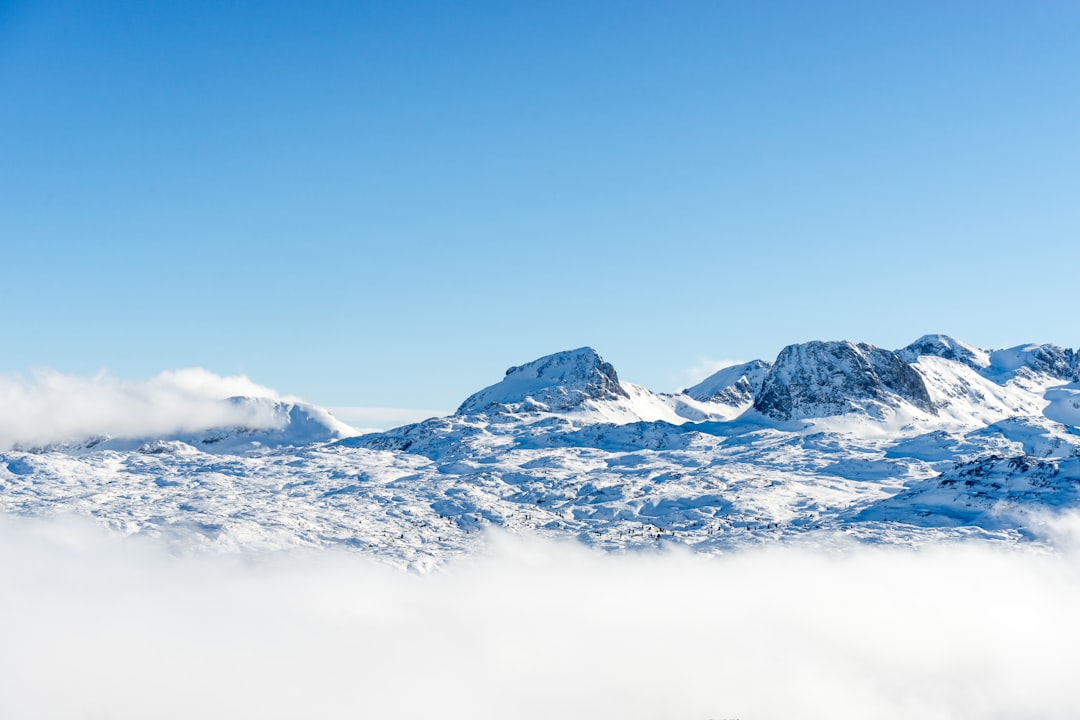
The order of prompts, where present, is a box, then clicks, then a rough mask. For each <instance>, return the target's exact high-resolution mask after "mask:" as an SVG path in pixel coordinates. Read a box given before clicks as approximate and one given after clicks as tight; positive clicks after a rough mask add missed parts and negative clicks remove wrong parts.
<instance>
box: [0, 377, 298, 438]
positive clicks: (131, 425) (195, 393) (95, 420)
mask: <svg viewBox="0 0 1080 720" xmlns="http://www.w3.org/2000/svg"><path fill="white" fill-rule="evenodd" d="M238 395H244V396H248V397H263V398H277V394H276V393H275V392H274V391H273V390H271V389H269V388H266V387H263V386H261V385H257V384H255V383H253V382H252V381H251V380H249V379H248V378H247V377H245V376H243V375H235V376H229V377H222V376H220V375H215V374H214V373H211V372H209V371H207V370H202V369H199V368H189V369H185V370H171V371H168V372H163V373H161V374H160V375H158V376H156V377H154V378H151V379H150V380H140V381H125V380H118V379H116V378H114V377H112V376H110V375H108V374H107V373H100V374H98V375H95V376H93V377H84V376H78V375H67V374H63V373H59V372H55V371H53V370H37V371H35V372H34V373H33V374H32V376H31V377H30V378H29V379H27V378H24V377H21V376H0V449H6V448H9V447H10V446H11V445H13V444H20V445H24V446H35V445H44V444H48V443H56V442H65V441H71V440H81V439H86V438H88V437H94V436H98V435H109V436H112V437H142V436H146V435H157V434H166V433H171V432H182V431H195V430H203V429H206V428H210V427H219V426H228V425H247V426H249V427H268V426H270V425H271V424H272V423H274V422H275V418H274V416H273V414H272V413H271V412H269V410H268V408H266V407H254V406H241V405H237V404H233V403H225V402H222V400H224V399H225V398H228V397H234V396H238Z"/></svg>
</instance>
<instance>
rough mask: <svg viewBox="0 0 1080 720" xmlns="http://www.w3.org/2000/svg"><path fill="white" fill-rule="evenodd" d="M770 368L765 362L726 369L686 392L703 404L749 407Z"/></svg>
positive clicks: (752, 362) (757, 361)
mask: <svg viewBox="0 0 1080 720" xmlns="http://www.w3.org/2000/svg"><path fill="white" fill-rule="evenodd" d="M770 367H772V366H771V365H770V364H769V363H767V362H765V361H764V360H751V361H750V362H748V363H742V364H741V365H733V366H731V367H726V368H723V369H722V370H719V371H717V372H715V373H713V374H712V375H710V376H709V377H707V378H705V379H704V380H702V381H701V382H699V383H698V384H697V385H695V386H693V387H691V388H687V389H686V390H685V391H684V392H685V393H686V394H687V395H689V396H690V397H692V398H694V399H695V400H700V401H702V402H718V403H723V404H725V405H731V406H733V407H738V406H741V405H749V404H750V403H752V402H753V400H754V396H755V395H757V393H758V391H759V390H760V389H761V384H762V382H764V380H765V374H766V373H767V372H768V371H769V368H770Z"/></svg>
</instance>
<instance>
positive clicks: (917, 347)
mask: <svg viewBox="0 0 1080 720" xmlns="http://www.w3.org/2000/svg"><path fill="white" fill-rule="evenodd" d="M897 354H898V355H899V356H900V357H901V358H903V359H904V360H905V361H907V362H909V363H911V362H916V361H918V359H919V357H921V356H923V355H933V356H935V357H940V358H944V359H946V360H953V361H955V362H958V363H962V364H964V365H967V366H968V367H970V368H972V369H974V370H982V369H983V368H986V367H988V366H989V365H990V354H989V353H988V352H986V351H985V350H980V349H979V348H977V347H975V346H974V345H969V344H967V343H966V342H964V341H963V340H957V339H956V338H954V337H949V336H948V335H938V334H934V335H923V336H922V337H921V338H919V339H918V340H916V341H915V342H913V343H911V344H910V345H908V346H907V347H906V348H903V349H902V350H898V351H897Z"/></svg>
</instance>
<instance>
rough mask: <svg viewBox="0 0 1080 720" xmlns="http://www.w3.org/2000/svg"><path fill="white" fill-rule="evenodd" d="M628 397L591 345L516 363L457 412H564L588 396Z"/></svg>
mask: <svg viewBox="0 0 1080 720" xmlns="http://www.w3.org/2000/svg"><path fill="white" fill-rule="evenodd" d="M626 397H628V395H627V392H626V390H625V389H624V388H623V387H622V384H621V383H620V382H619V376H618V374H616V372H615V368H614V367H613V366H612V365H611V363H609V362H605V361H604V359H603V358H602V357H600V354H599V353H597V352H596V350H594V349H592V348H591V347H581V348H577V349H575V350H564V351H562V352H557V353H554V354H552V355H545V356H544V357H542V358H539V359H537V360H533V361H532V362H529V363H525V364H524V365H516V366H514V367H512V368H510V369H509V370H507V371H506V377H504V378H503V379H502V381H501V382H498V383H496V384H494V385H492V386H490V387H487V388H484V389H483V390H481V391H480V392H478V393H475V394H474V395H471V396H470V397H469V398H467V399H466V400H465V402H463V403H462V404H461V407H459V408H458V410H457V413H456V414H457V415H471V414H474V413H480V412H493V411H494V412H499V411H503V410H511V411H526V412H528V411H534V410H546V411H550V412H565V411H569V410H577V409H580V408H581V406H582V404H583V403H585V402H586V401H589V400H615V399H617V398H626Z"/></svg>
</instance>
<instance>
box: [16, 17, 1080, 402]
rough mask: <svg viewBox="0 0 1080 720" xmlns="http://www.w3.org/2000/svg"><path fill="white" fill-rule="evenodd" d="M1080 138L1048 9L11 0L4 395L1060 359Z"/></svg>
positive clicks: (1071, 57)
mask: <svg viewBox="0 0 1080 720" xmlns="http://www.w3.org/2000/svg"><path fill="white" fill-rule="evenodd" d="M1078 128H1080V4H1078V3H1075V2H1072V1H1067V0H1060V1H1050V0H1032V1H1030V2H987V1H985V0H983V1H979V2H937V1H935V2H862V1H859V2H815V3H807V2H794V1H793V2H758V1H755V2H750V1H746V2H735V1H732V2H678V3H655V2H632V1H627V0H622V1H620V2H592V3H580V2H575V3H524V2H505V1H504V2H467V1H465V2H453V3H446V2H440V3H434V2H332V3H330V2H305V3H285V2H260V3H254V2H251V3H243V2H220V1H219V2H191V3H164V2H161V3H159V2H107V1H102V2H93V3H81V2H18V1H15V2H12V1H10V0H8V1H5V0H0V323H2V324H0V327H2V328H3V337H4V341H3V351H2V352H0V372H4V373H25V372H28V371H29V370H30V369H31V368H34V367H41V366H45V367H49V368H54V369H56V370H60V371H64V372H74V373H93V372H96V371H98V370H100V369H107V370H108V371H110V372H111V373H113V374H114V375H117V376H119V377H127V378H140V377H149V376H151V375H154V374H156V373H157V372H159V371H160V370H164V369H168V368H178V367H189V366H201V367H205V368H207V369H210V370H212V371H214V372H218V373H223V374H232V373H238V372H243V373H246V374H248V375H249V376H250V377H251V378H252V379H253V380H255V381H256V382H258V383H261V384H264V385H269V386H272V387H274V388H276V389H278V390H279V391H281V392H285V393H293V394H298V395H301V396H303V397H305V398H306V399H308V400H311V401H313V402H317V403H320V404H324V405H358V406H394V407H420V408H446V409H452V408H453V407H455V406H456V405H457V404H458V403H459V402H460V401H461V400H462V399H463V398H464V397H465V396H466V395H468V394H469V393H470V392H472V391H474V390H476V389H479V388H480V387H483V386H485V385H488V384H490V383H492V382H495V381H496V380H498V379H499V378H500V377H501V376H502V372H503V371H504V370H505V369H506V367H508V366H509V365H512V364H518V363H522V362H525V361H528V360H531V359H533V358H535V357H537V356H540V355H543V354H546V353H549V352H554V351H557V350H561V349H566V348H572V347H577V346H581V345H592V346H594V347H596V348H597V349H598V350H599V351H600V352H601V353H602V354H603V355H604V356H605V357H606V358H607V359H608V360H610V361H612V362H613V363H614V364H615V366H616V367H617V368H618V370H619V372H620V375H621V376H622V377H623V378H624V379H628V380H631V381H635V382H640V383H643V384H646V385H649V386H650V387H653V388H654V389H657V390H673V389H677V388H679V387H682V386H685V385H686V384H687V383H688V381H689V380H690V379H691V378H690V377H689V375H688V371H689V370H690V369H691V368H694V367H699V366H701V365H702V363H703V362H705V361H708V360H715V359H721V358H731V359H749V358H753V357H764V358H767V359H771V358H772V357H774V356H775V355H776V353H777V352H778V351H779V350H780V348H781V347H782V346H783V345H786V344H788V343H792V342H801V341H806V340H810V339H841V338H843V339H852V340H859V341H866V342H871V343H874V344H877V345H881V346H884V347H899V346H902V345H905V344H907V343H908V342H910V341H912V340H914V339H915V338H916V337H918V336H919V335H922V334H924V333H928V332H945V333H949V334H953V335H956V336H957V337H960V338H962V339H965V340H968V341H970V342H973V343H975V344H978V345H982V346H985V347H1002V346H1008V345H1015V344H1019V343H1022V342H1030V341H1038V342H1055V343H1058V344H1061V345H1066V346H1072V347H1075V346H1077V345H1078V344H1080V337H1078V333H1077V321H1076V314H1077V312H1076V311H1077V306H1078V303H1077V295H1078V286H1080V131H1078Z"/></svg>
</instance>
